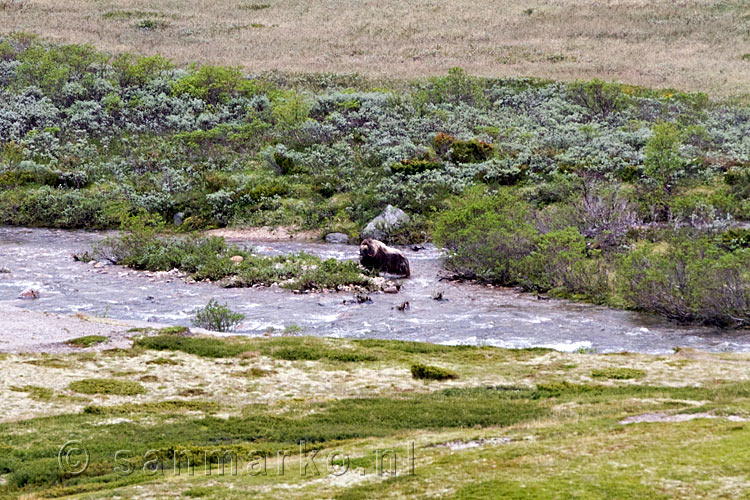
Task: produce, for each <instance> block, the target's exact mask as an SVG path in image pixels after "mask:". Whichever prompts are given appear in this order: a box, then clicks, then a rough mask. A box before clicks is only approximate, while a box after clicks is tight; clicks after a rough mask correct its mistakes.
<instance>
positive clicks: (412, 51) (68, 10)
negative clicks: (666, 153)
mask: <svg viewBox="0 0 750 500" xmlns="http://www.w3.org/2000/svg"><path fill="white" fill-rule="evenodd" d="M144 19H152V20H155V21H157V23H156V27H155V28H154V29H143V28H138V27H137V25H138V23H139V22H142V21H143V20H144ZM0 27H2V28H0V29H1V30H2V31H4V32H12V31H28V32H35V33H39V34H40V35H42V36H43V37H44V38H46V39H49V40H54V41H60V42H76V43H83V42H90V43H93V44H94V45H95V46H97V47H99V48H101V49H104V50H107V51H112V52H121V51H132V52H136V53H148V54H152V53H161V54H163V55H166V56H168V57H170V58H172V59H174V60H175V61H176V62H178V63H187V62H192V61H197V62H203V63H213V64H231V65H241V66H243V67H244V68H246V69H247V70H248V71H253V72H255V71H264V70H282V71H286V72H337V73H349V72H358V73H361V74H364V75H367V76H370V77H389V78H411V77H419V76H426V75H435V74H444V73H445V72H446V70H447V69H448V68H450V67H453V66H461V67H463V68H464V69H465V70H467V71H468V72H469V73H473V74H477V75H486V76H511V75H512V76H519V75H528V76H538V77H546V78H553V79H560V80H571V79H579V78H583V79H590V78H594V77H598V78H602V79H606V80H618V81H622V82H626V83H630V84H636V85H643V86H649V87H675V88H679V89H682V90H700V91H705V92H708V93H709V94H710V95H712V96H713V97H717V98H739V99H742V100H747V99H748V96H750V55H748V54H750V2H748V1H747V0H598V1H592V0H550V1H532V2H516V1H514V0H486V1H484V2H475V1H472V0H439V1H438V0H412V1H403V0H351V1H343V0H318V1H315V2H310V1H303V0H215V1H213V2H205V1H199V0H164V1H155V0H119V1H115V0H0ZM743 56H744V58H743Z"/></svg>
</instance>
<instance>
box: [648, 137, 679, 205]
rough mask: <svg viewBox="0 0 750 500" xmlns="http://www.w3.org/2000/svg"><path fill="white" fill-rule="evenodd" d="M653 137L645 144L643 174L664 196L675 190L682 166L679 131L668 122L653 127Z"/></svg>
mask: <svg viewBox="0 0 750 500" xmlns="http://www.w3.org/2000/svg"><path fill="white" fill-rule="evenodd" d="M653 132H654V135H653V136H652V137H651V138H650V139H649V140H648V142H647V143H646V147H645V148H644V153H645V155H646V158H645V159H644V161H643V173H644V174H645V175H646V176H647V177H648V178H649V179H651V180H652V181H653V182H654V183H655V184H656V186H657V187H658V188H659V189H661V190H662V191H663V193H664V194H665V195H667V196H668V195H670V194H671V193H672V191H673V189H674V188H675V182H676V175H677V173H678V172H679V170H680V169H681V168H682V166H683V163H684V162H683V160H682V156H680V142H681V135H680V131H679V130H678V129H677V127H676V126H675V125H673V124H672V123H668V122H662V123H657V124H656V125H654V126H653Z"/></svg>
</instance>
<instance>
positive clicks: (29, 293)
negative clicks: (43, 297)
mask: <svg viewBox="0 0 750 500" xmlns="http://www.w3.org/2000/svg"><path fill="white" fill-rule="evenodd" d="M18 298H19V299H28V300H33V299H38V298H39V290H36V289H35V288H27V289H26V290H24V291H23V292H21V293H20V294H18Z"/></svg>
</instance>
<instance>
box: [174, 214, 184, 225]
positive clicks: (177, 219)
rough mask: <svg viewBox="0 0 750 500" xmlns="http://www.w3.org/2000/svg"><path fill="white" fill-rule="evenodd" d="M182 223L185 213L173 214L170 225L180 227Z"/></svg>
mask: <svg viewBox="0 0 750 500" xmlns="http://www.w3.org/2000/svg"><path fill="white" fill-rule="evenodd" d="M183 222H185V212H177V213H176V214H174V217H172V223H173V224H174V225H175V226H181V225H182V223H183Z"/></svg>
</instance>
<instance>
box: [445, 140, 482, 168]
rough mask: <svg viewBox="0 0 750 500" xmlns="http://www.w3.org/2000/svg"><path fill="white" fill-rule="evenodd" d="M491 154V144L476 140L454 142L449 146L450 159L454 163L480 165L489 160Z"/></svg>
mask: <svg viewBox="0 0 750 500" xmlns="http://www.w3.org/2000/svg"><path fill="white" fill-rule="evenodd" d="M492 152H493V147H492V144H487V143H486V142H482V141H478V140H476V139H472V140H471V141H454V142H453V144H452V145H451V150H450V158H451V160H453V161H454V162H456V163H480V162H483V161H486V160H487V159H489V158H490V156H492Z"/></svg>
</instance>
